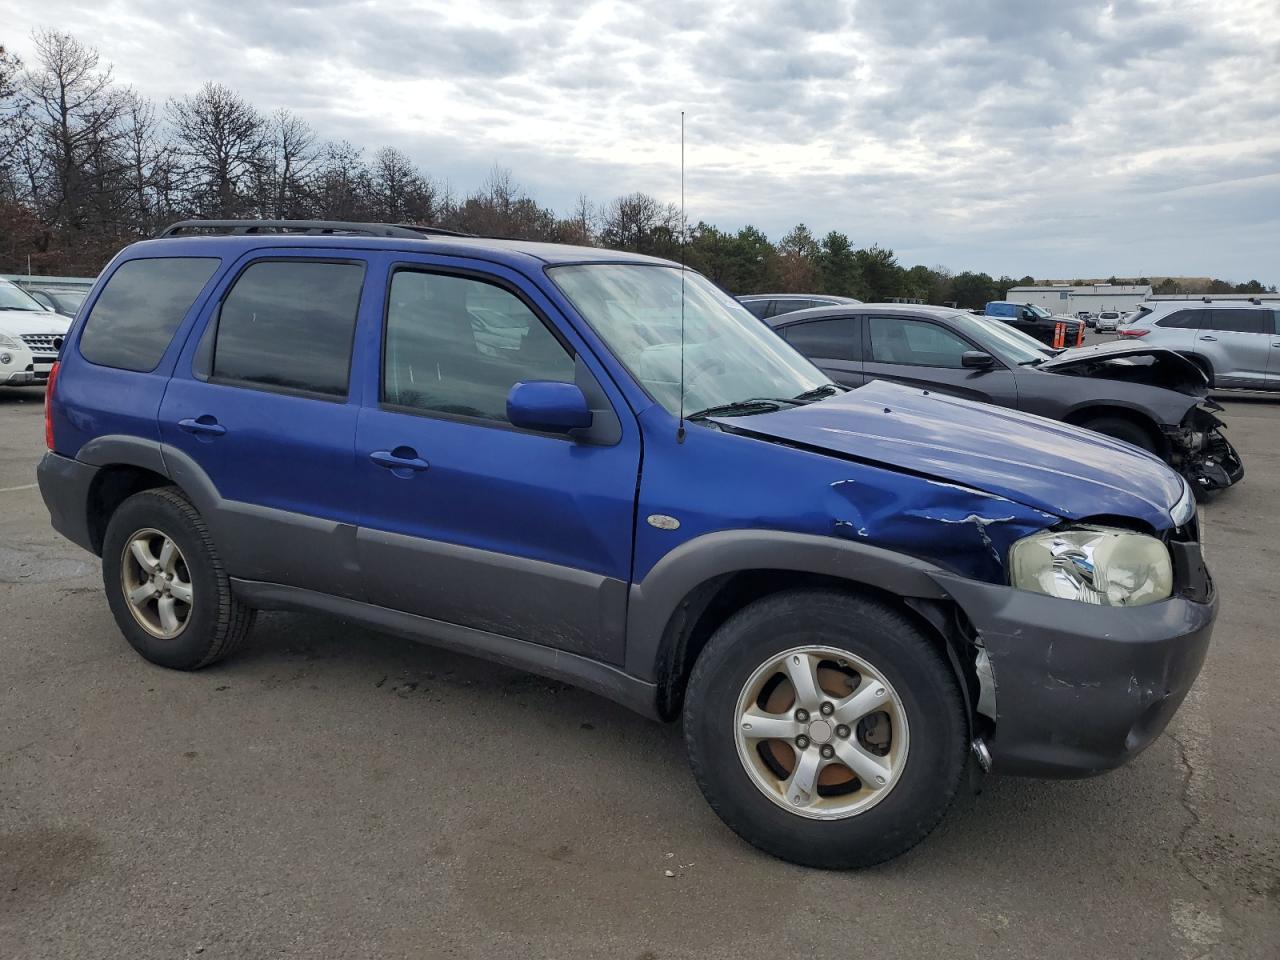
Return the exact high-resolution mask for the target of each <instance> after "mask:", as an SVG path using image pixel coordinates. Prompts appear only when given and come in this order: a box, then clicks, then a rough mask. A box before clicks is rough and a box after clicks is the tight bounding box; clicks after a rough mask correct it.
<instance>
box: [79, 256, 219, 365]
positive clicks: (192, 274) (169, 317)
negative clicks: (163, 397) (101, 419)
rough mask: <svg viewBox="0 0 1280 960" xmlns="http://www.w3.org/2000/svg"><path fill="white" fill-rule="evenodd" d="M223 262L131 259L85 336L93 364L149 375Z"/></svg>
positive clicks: (84, 350) (85, 351)
mask: <svg viewBox="0 0 1280 960" xmlns="http://www.w3.org/2000/svg"><path fill="white" fill-rule="evenodd" d="M219 263H221V261H220V260H218V259H217V258H216V257H163V258H154V259H146V260H130V261H128V262H127V263H124V264H121V266H120V267H119V269H117V270H116V272H115V273H113V274H112V275H111V279H110V280H108V281H107V285H106V287H105V289H103V291H102V293H101V294H100V295H99V296H98V299H97V301H96V302H95V303H94V305H93V311H92V312H91V313H90V314H89V318H88V319H87V320H86V321H85V326H84V332H83V333H82V334H81V335H80V354H81V356H83V357H84V358H85V359H86V360H88V361H89V362H90V363H96V364H99V365H100V366H104V367H116V368H117V369H120V370H134V371H137V372H138V373H147V372H149V371H151V370H154V369H155V368H156V365H157V364H158V363H159V362H160V358H161V357H163V356H164V351H165V349H166V348H167V347H168V346H169V341H170V340H172V339H173V334H174V331H175V330H177V329H178V325H179V324H180V323H182V318H183V317H185V316H186V315H187V311H188V310H190V309H191V305H192V304H193V303H195V301H196V297H198V296H199V295H200V291H201V290H203V289H204V285H205V284H206V283H208V282H209V278H210V277H212V276H213V274H214V271H215V270H217V269H218V264H219Z"/></svg>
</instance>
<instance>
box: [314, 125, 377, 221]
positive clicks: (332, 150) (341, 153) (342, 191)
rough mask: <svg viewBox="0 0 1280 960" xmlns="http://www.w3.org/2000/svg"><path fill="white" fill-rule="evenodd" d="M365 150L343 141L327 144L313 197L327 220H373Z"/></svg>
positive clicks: (319, 210)
mask: <svg viewBox="0 0 1280 960" xmlns="http://www.w3.org/2000/svg"><path fill="white" fill-rule="evenodd" d="M363 154H364V151H363V150H361V149H360V148H359V147H357V146H355V145H354V144H352V143H348V142H347V141H346V140H343V141H341V142H338V143H327V144H325V147H324V151H323V155H322V157H321V160H320V169H319V172H318V173H317V174H316V178H315V184H314V188H313V191H312V199H313V203H314V205H315V209H316V213H317V214H318V215H319V216H321V217H323V218H324V219H326V220H370V219H375V215H374V214H373V213H372V211H371V210H370V203H369V194H370V191H371V178H370V174H369V168H368V166H366V164H365V162H364V156H363Z"/></svg>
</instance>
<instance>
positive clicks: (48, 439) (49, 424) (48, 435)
mask: <svg viewBox="0 0 1280 960" xmlns="http://www.w3.org/2000/svg"><path fill="white" fill-rule="evenodd" d="M57 383H58V361H56V360H55V361H54V362H53V366H52V367H50V368H49V382H48V383H47V384H45V388H44V445H45V446H46V447H48V448H49V449H50V450H52V449H53V389H54V387H55V386H56V385H57Z"/></svg>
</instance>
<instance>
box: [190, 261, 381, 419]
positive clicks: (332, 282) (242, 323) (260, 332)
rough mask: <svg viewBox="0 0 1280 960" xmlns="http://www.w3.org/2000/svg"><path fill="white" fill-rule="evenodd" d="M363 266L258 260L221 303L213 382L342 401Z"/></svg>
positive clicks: (215, 342)
mask: <svg viewBox="0 0 1280 960" xmlns="http://www.w3.org/2000/svg"><path fill="white" fill-rule="evenodd" d="M363 283H364V264H363V263H345V262H344V263H334V262H330V261H323V260H263V261H260V262H258V263H255V264H252V265H251V266H249V267H248V268H247V269H246V270H245V271H244V272H243V273H242V274H240V276H239V278H238V279H237V280H236V282H235V286H233V287H232V288H231V292H230V293H228V294H227V295H226V297H225V298H224V299H223V301H222V306H221V308H220V310H219V312H218V318H217V324H218V329H217V334H216V335H215V337H214V344H213V378H214V379H216V380H223V381H229V382H231V383H237V384H244V385H248V386H260V387H265V388H267V389H271V388H275V389H281V390H289V391H295V390H296V391H300V392H302V393H315V394H321V395H323V396H332V397H345V396H346V394H347V380H348V377H349V375H350V370H351V340H352V335H353V333H354V332H355V326H356V311H357V310H358V308H359V306H360V288H361V286H362V285H363Z"/></svg>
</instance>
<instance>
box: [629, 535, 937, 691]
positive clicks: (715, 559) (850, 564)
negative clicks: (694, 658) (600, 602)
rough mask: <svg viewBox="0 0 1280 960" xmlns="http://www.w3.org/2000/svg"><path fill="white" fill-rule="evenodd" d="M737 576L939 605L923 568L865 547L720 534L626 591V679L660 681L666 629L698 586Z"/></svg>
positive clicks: (680, 552) (675, 555) (699, 540)
mask: <svg viewBox="0 0 1280 960" xmlns="http://www.w3.org/2000/svg"><path fill="white" fill-rule="evenodd" d="M744 570H790V571H798V572H804V573H814V574H819V575H822V576H827V577H837V578H839V579H841V580H847V581H849V582H850V583H853V584H863V585H866V586H870V587H877V588H879V589H881V590H884V591H887V592H888V593H892V594H896V595H897V596H900V597H916V598H921V599H930V600H946V599H948V594H947V593H946V591H945V590H943V589H942V587H941V586H939V585H938V583H937V582H936V581H935V580H934V579H933V577H932V576H931V574H934V573H940V572H941V571H940V570H939V569H938V568H937V567H935V566H933V565H932V564H930V563H927V562H925V561H923V560H918V559H916V558H915V557H909V556H906V555H904V554H901V553H895V552H894V551H892V550H885V549H882V548H880V547H873V546H871V545H869V544H863V543H855V542H852V541H847V540H837V539H835V538H834V537H820V536H814V535H812V534H802V533H784V532H780V531H776V530H726V531H721V532H719V533H709V534H705V535H703V536H701V537H695V538H694V539H692V540H689V541H687V542H685V543H683V544H681V545H680V546H678V547H676V548H675V549H674V550H672V551H671V552H670V553H668V554H667V555H666V556H664V557H663V558H662V559H661V560H659V561H658V562H657V563H656V564H654V566H653V569H651V570H650V571H649V572H648V573H647V574H646V575H645V578H644V579H643V580H642V581H639V582H637V583H635V584H633V585H632V587H631V594H630V602H629V604H628V607H627V652H626V672H627V673H629V674H631V675H632V676H634V677H637V678H639V679H642V680H645V681H648V682H655V681H658V680H660V679H661V677H662V673H663V665H664V664H663V661H664V658H665V655H666V654H667V652H668V651H666V650H665V649H664V641H665V639H666V633H667V625H668V624H669V623H670V622H671V619H672V617H673V616H675V615H676V614H677V613H678V612H679V610H680V607H681V605H682V604H683V603H684V601H685V599H686V598H687V597H689V596H690V595H691V594H693V592H694V591H695V590H696V589H697V588H698V587H699V586H701V585H702V584H705V583H707V582H708V581H711V580H714V579H715V578H716V577H720V576H723V575H725V574H732V573H738V572H741V571H744Z"/></svg>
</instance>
